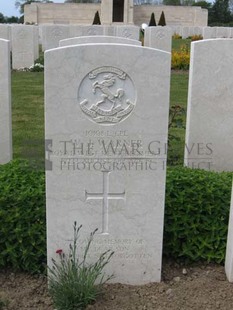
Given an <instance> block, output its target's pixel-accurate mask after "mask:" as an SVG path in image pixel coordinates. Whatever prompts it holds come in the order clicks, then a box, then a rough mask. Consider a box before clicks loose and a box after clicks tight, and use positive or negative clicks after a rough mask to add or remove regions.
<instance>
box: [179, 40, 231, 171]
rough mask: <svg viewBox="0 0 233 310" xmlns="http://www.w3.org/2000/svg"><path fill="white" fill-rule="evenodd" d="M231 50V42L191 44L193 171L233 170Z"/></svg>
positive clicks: (189, 156)
mask: <svg viewBox="0 0 233 310" xmlns="http://www.w3.org/2000/svg"><path fill="white" fill-rule="evenodd" d="M232 50H233V40H230V39H213V40H203V41H198V42H193V43H192V44H191V60H190V77H189V94H188V108H187V123H186V148H185V165H187V166H189V167H191V168H201V169H206V170H216V171H233V158H232V154H233V143H232V139H233V104H232V100H233V79H232V76H233V54H232ZM210 51H211V53H210Z"/></svg>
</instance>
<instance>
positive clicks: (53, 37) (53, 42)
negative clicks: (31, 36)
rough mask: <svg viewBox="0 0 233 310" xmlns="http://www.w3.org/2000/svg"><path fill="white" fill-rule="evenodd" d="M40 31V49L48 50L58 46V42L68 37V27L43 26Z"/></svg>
mask: <svg viewBox="0 0 233 310" xmlns="http://www.w3.org/2000/svg"><path fill="white" fill-rule="evenodd" d="M41 30H42V48H43V50H44V51H45V50H48V49H52V48H56V47H58V46H59V41H60V40H63V39H67V38H69V37H70V26H65V25H44V26H42V27H41Z"/></svg>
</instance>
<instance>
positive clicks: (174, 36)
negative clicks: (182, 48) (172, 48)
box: [172, 33, 182, 40]
mask: <svg viewBox="0 0 233 310" xmlns="http://www.w3.org/2000/svg"><path fill="white" fill-rule="evenodd" d="M172 39H174V40H178V39H182V36H181V35H179V34H178V33H174V34H173V36H172Z"/></svg>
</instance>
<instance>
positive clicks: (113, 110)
mask: <svg viewBox="0 0 233 310" xmlns="http://www.w3.org/2000/svg"><path fill="white" fill-rule="evenodd" d="M78 101H79V104H80V107H81V110H82V112H83V113H84V114H85V115H86V116H87V117H88V118H89V119H90V120H92V121H94V122H96V123H99V124H103V125H109V124H116V123H119V122H121V121H122V120H124V119H125V118H126V117H128V116H129V115H130V113H131V112H132V111H133V109H134V107H135V101H136V91H135V87H134V84H133V82H132V80H131V79H130V77H129V76H128V75H127V74H126V73H125V72H123V71H122V70H120V69H117V68H114V67H100V68H97V69H95V70H93V71H91V72H90V73H89V74H87V76H85V78H84V79H83V80H82V82H81V84H80V86H79V90H78Z"/></svg>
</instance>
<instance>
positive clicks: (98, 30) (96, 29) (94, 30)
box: [82, 25, 104, 36]
mask: <svg viewBox="0 0 233 310" xmlns="http://www.w3.org/2000/svg"><path fill="white" fill-rule="evenodd" d="M103 34H104V26H101V25H92V26H82V35H83V36H101V35H103Z"/></svg>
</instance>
